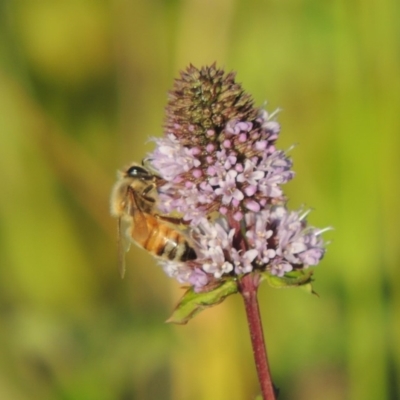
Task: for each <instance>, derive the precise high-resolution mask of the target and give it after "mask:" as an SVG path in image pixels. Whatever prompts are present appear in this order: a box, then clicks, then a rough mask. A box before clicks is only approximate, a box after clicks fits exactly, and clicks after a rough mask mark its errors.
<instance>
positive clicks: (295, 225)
mask: <svg viewBox="0 0 400 400" xmlns="http://www.w3.org/2000/svg"><path fill="white" fill-rule="evenodd" d="M176 87H177V89H176V90H175V91H174V92H172V94H170V99H171V100H170V103H169V106H168V107H167V122H168V123H167V125H166V134H165V136H164V137H163V138H159V139H158V138H157V139H154V141H155V143H156V149H155V150H154V152H153V153H152V154H150V155H149V159H150V160H151V164H152V167H153V168H154V170H155V171H156V172H157V173H158V174H159V175H160V177H161V178H162V179H163V180H164V184H163V185H162V186H160V187H158V192H159V208H160V212H162V213H165V214H170V213H179V214H180V215H181V216H182V219H183V221H185V222H186V223H187V224H188V231H189V235H188V237H189V240H190V241H191V242H192V244H193V248H194V249H195V251H196V254H197V259H196V260H191V261H188V262H184V263H183V262H182V263H178V262H171V261H164V260H163V261H160V262H161V264H162V266H163V268H164V270H165V272H166V273H167V274H168V275H169V276H171V277H175V278H176V279H177V280H178V281H179V282H181V283H188V284H190V285H192V286H194V288H195V290H207V288H208V287H212V285H214V284H215V283H216V282H218V281H219V280H221V279H227V278H229V277H235V276H240V275H243V274H247V273H250V272H252V271H255V270H260V271H266V272H268V273H270V274H272V275H276V276H279V277H282V276H284V274H285V273H287V272H290V271H292V270H300V269H304V268H307V267H308V266H310V265H317V264H318V262H319V261H320V260H321V259H322V257H323V255H324V252H325V248H324V242H323V240H322V238H321V233H322V232H323V230H318V229H316V228H313V227H309V226H307V223H306V219H305V217H306V216H307V214H308V213H307V212H302V211H297V212H296V211H291V212H290V211H288V210H287V209H286V206H285V203H286V198H285V196H284V194H283V190H282V187H281V186H282V185H283V184H285V183H286V182H288V181H289V180H291V179H292V178H293V176H294V172H293V171H292V170H291V167H292V161H291V160H290V159H289V158H288V156H287V154H286V153H285V152H284V151H282V150H277V149H276V148H275V142H276V140H277V138H278V134H279V131H280V126H279V124H278V122H276V120H275V116H276V113H272V114H271V115H270V114H268V113H267V112H266V111H265V110H257V109H255V108H254V107H253V106H252V100H251V99H250V97H249V96H248V95H245V94H244V92H243V90H241V88H240V85H238V84H236V83H235V82H234V81H233V75H232V74H229V75H227V76H226V77H225V78H224V74H223V73H222V72H221V70H216V69H215V67H214V66H212V67H206V68H203V69H201V70H197V69H195V68H194V67H192V66H191V67H190V68H189V69H188V71H187V72H184V73H182V79H181V80H179V81H178V83H176ZM176 102H178V103H177V104H178V105H176ZM182 110H185V113H183V112H182ZM191 110H192V111H191ZM199 110H200V112H199ZM190 112H192V113H193V114H190ZM212 112H214V114H212ZM210 121H211V122H210ZM213 121H214V122H213ZM215 121H216V122H215ZM191 138H192V140H191Z"/></svg>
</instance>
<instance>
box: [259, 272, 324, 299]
mask: <svg viewBox="0 0 400 400" xmlns="http://www.w3.org/2000/svg"><path fill="white" fill-rule="evenodd" d="M313 273H314V271H313V270H311V269H306V270H304V269H302V270H295V271H290V272H287V273H286V274H285V275H284V276H282V277H279V276H276V275H271V274H270V273H269V272H262V273H261V275H262V278H263V279H265V280H266V281H267V282H268V284H269V285H270V286H272V287H274V288H276V289H285V288H291V287H300V288H302V289H303V290H305V291H306V292H308V293H310V294H315V295H317V293H316V292H314V290H313V288H312V284H311V282H312V281H313V279H312V274H313ZM317 296H318V295H317Z"/></svg>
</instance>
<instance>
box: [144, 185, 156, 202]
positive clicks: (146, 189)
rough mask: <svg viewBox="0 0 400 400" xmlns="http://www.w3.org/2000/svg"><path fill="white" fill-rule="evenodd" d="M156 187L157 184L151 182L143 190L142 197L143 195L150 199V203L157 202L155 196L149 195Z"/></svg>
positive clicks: (147, 199)
mask: <svg viewBox="0 0 400 400" xmlns="http://www.w3.org/2000/svg"><path fill="white" fill-rule="evenodd" d="M155 188H156V184H155V183H150V184H149V185H148V186H146V188H145V189H144V190H143V192H142V197H143V198H144V199H145V200H146V201H148V202H150V203H155V202H156V200H155V198H154V197H151V196H148V194H149V193H150V192H152V191H153V190H154V189H155Z"/></svg>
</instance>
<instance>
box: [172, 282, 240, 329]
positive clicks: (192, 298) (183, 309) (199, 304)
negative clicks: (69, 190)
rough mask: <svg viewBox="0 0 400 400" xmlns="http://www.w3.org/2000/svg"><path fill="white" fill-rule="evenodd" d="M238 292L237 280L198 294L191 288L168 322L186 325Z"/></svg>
mask: <svg viewBox="0 0 400 400" xmlns="http://www.w3.org/2000/svg"><path fill="white" fill-rule="evenodd" d="M237 291H238V285H237V282H236V280H235V279H230V280H227V281H224V282H223V283H222V284H221V285H219V286H218V287H216V288H214V289H212V290H210V291H208V292H200V293H196V292H195V291H194V290H193V288H192V287H191V288H189V289H188V290H187V291H186V293H185V294H184V295H183V297H182V298H181V299H180V301H179V303H178V304H177V306H176V308H175V310H174V312H173V313H172V315H171V317H170V318H168V319H167V321H166V322H169V323H173V324H182V325H183V324H186V323H188V322H189V321H190V320H191V319H192V318H193V317H195V316H196V315H197V314H198V313H200V312H201V311H203V310H204V309H206V308H209V307H213V306H215V305H217V304H220V303H222V302H223V301H224V300H225V299H226V298H227V297H228V296H230V295H231V294H234V293H236V292H237Z"/></svg>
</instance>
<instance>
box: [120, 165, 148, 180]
mask: <svg viewBox="0 0 400 400" xmlns="http://www.w3.org/2000/svg"><path fill="white" fill-rule="evenodd" d="M126 174H127V175H128V176H131V177H134V178H144V179H146V178H150V177H151V175H150V174H149V171H147V170H146V169H145V168H143V167H141V166H139V165H133V166H132V167H130V168H129V169H128V170H127V171H126Z"/></svg>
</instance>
